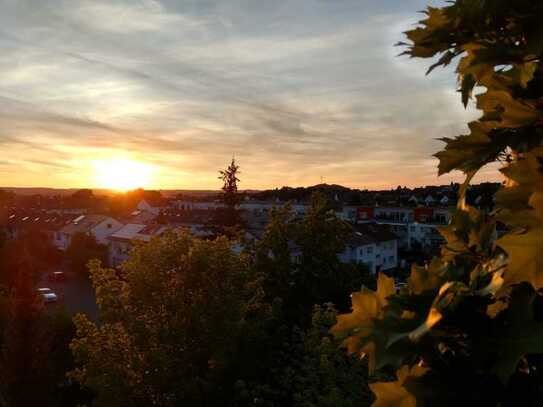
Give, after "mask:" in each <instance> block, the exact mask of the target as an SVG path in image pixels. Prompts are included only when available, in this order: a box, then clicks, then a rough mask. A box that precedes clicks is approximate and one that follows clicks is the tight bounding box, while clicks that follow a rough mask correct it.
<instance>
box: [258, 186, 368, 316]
mask: <svg viewBox="0 0 543 407" xmlns="http://www.w3.org/2000/svg"><path fill="white" fill-rule="evenodd" d="M350 232H351V228H350V227H349V226H348V225H347V224H346V223H345V222H343V221H342V220H340V219H338V218H337V217H336V216H335V214H334V211H333V210H331V208H330V206H329V202H328V201H327V200H326V198H325V197H324V196H323V195H321V194H314V195H313V196H312V199H311V205H310V207H309V210H308V212H307V213H306V214H305V216H303V217H302V218H299V217H296V216H295V215H294V214H293V212H292V208H291V206H289V205H286V206H284V207H283V208H280V209H275V210H274V211H273V212H272V216H271V220H270V223H269V225H268V227H267V228H266V232H265V234H264V236H263V238H262V240H261V241H260V242H259V243H258V245H257V246H256V250H255V257H256V264H255V268H256V269H257V270H259V271H260V272H261V273H263V275H264V287H265V291H266V294H267V296H268V299H269V300H273V299H274V298H281V299H282V300H283V303H284V307H285V309H286V310H287V311H286V312H287V313H288V314H289V315H291V316H292V317H293V318H294V319H295V320H296V321H298V322H300V323H302V324H303V322H302V321H309V316H310V314H311V311H312V309H313V305H314V304H324V303H326V302H332V303H334V304H335V305H336V306H338V307H339V309H340V310H344V309H346V307H347V306H348V301H349V293H350V292H352V290H355V289H358V288H359V287H360V286H361V285H362V282H363V281H364V278H365V277H367V276H368V275H369V272H368V270H367V268H366V267H365V266H363V265H356V264H345V263H342V262H341V261H340V260H339V258H338V254H339V253H341V252H342V251H343V250H344V248H345V241H346V238H347V236H348V234H349V233H350Z"/></svg>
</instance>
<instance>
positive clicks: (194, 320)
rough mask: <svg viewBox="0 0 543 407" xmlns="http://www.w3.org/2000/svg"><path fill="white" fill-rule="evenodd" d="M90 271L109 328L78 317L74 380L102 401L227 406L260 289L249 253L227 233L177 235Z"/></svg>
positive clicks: (102, 318) (103, 321)
mask: <svg viewBox="0 0 543 407" xmlns="http://www.w3.org/2000/svg"><path fill="white" fill-rule="evenodd" d="M91 276H92V281H93V285H94V287H95V290H96V296H97V302H98V305H99V310H100V321H101V324H100V325H96V324H94V323H92V322H90V321H89V320H88V319H87V318H86V317H85V316H84V315H78V316H77V317H76V318H75V324H76V327H77V339H76V340H74V341H73V343H72V345H71V347H72V351H73V353H74V355H75V358H76V361H77V364H78V368H77V369H75V370H74V371H73V373H72V377H74V378H76V379H77V380H78V381H79V382H80V383H82V384H83V385H85V386H88V387H89V388H91V389H93V390H95V391H96V392H97V393H98V399H97V405H99V406H137V405H157V406H174V405H222V404H221V401H222V400H223V398H224V397H226V396H227V391H228V389H230V388H231V386H227V383H228V381H229V377H228V376H227V375H226V372H227V368H228V366H229V364H230V361H231V360H232V359H233V358H234V355H235V354H236V352H237V345H238V343H239V337H240V334H241V332H242V329H243V328H244V326H245V317H246V316H247V314H248V313H249V311H250V310H251V308H252V304H253V302H254V301H256V299H257V298H258V292H259V290H258V282H257V279H256V278H255V276H254V275H253V274H252V273H251V271H250V268H249V264H248V261H247V258H246V257H245V256H240V255H237V254H235V253H234V252H233V251H232V250H231V243H230V242H229V241H228V240H226V239H225V238H220V239H217V240H215V241H200V240H196V239H193V238H192V237H190V236H189V235H186V234H173V233H172V234H167V235H166V236H163V237H161V238H160V239H155V240H153V241H151V242H150V243H148V244H146V245H144V246H141V247H139V248H138V249H137V250H135V251H134V252H133V255H132V258H131V259H130V260H129V261H127V262H125V263H124V264H123V266H122V269H121V271H120V272H118V271H116V270H113V269H107V268H106V269H104V268H102V267H101V266H100V264H99V263H98V262H93V263H92V266H91ZM225 392H226V393H225Z"/></svg>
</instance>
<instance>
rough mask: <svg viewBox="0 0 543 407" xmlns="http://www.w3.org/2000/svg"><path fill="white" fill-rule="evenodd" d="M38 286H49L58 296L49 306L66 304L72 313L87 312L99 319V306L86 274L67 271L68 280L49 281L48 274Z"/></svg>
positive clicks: (91, 316)
mask: <svg viewBox="0 0 543 407" xmlns="http://www.w3.org/2000/svg"><path fill="white" fill-rule="evenodd" d="M38 287H48V288H50V289H51V290H53V291H54V292H55V293H56V294H57V296H58V302H57V303H56V304H47V307H48V308H53V307H58V306H65V307H66V308H67V309H68V311H69V312H70V313H71V314H76V313H85V314H87V315H88V316H89V318H90V319H92V320H93V321H97V319H98V307H97V305H96V299H95V296H94V290H93V288H92V285H91V282H90V280H89V279H87V278H86V277H84V276H81V275H78V274H74V273H71V272H67V273H66V281H63V282H56V281H48V280H47V276H44V279H43V280H42V281H41V282H40V283H39V285H38Z"/></svg>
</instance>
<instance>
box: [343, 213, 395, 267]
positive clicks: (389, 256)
mask: <svg viewBox="0 0 543 407" xmlns="http://www.w3.org/2000/svg"><path fill="white" fill-rule="evenodd" d="M339 258H340V259H341V260H342V261H344V262H354V263H364V264H365V265H367V266H368V268H369V270H370V272H371V273H373V274H375V273H377V272H379V271H386V270H393V269H395V268H396V267H398V238H397V236H396V235H395V234H394V233H393V232H392V231H391V229H390V227H388V226H386V225H381V224H378V223H362V224H356V225H354V226H353V233H352V235H351V236H350V238H349V239H348V241H347V247H346V248H345V250H344V251H343V253H341V254H340V255H339Z"/></svg>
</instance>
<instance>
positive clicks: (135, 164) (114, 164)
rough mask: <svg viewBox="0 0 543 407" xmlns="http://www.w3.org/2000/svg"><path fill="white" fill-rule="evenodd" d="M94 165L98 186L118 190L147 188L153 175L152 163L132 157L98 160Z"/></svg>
mask: <svg viewBox="0 0 543 407" xmlns="http://www.w3.org/2000/svg"><path fill="white" fill-rule="evenodd" d="M94 166H95V178H96V182H97V183H98V186H99V187H101V188H108V189H116V190H118V191H128V190H130V189H135V188H146V187H148V186H149V185H150V183H151V179H152V176H153V168H152V167H151V166H150V165H148V164H145V163H142V162H139V161H134V160H130V159H110V160H102V161H96V162H95V164H94Z"/></svg>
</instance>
